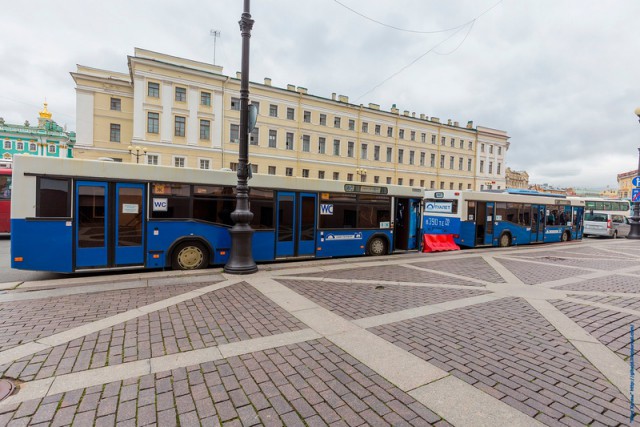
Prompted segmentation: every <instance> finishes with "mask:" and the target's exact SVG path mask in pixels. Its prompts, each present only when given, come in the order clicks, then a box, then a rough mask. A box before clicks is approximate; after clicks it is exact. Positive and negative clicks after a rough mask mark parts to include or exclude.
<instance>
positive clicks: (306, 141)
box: [302, 135, 311, 153]
mask: <svg viewBox="0 0 640 427" xmlns="http://www.w3.org/2000/svg"><path fill="white" fill-rule="evenodd" d="M310 150H311V137H310V136H309V135H302V151H303V152H305V153H308V152H309V151H310Z"/></svg>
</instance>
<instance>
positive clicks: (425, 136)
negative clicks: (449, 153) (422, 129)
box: [420, 133, 427, 142]
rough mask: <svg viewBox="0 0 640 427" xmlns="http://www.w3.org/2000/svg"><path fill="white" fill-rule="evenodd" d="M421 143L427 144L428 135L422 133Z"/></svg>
mask: <svg viewBox="0 0 640 427" xmlns="http://www.w3.org/2000/svg"><path fill="white" fill-rule="evenodd" d="M420 141H421V142H427V134H426V133H421V134H420Z"/></svg>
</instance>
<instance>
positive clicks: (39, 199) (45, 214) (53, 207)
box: [36, 178, 71, 218]
mask: <svg viewBox="0 0 640 427" xmlns="http://www.w3.org/2000/svg"><path fill="white" fill-rule="evenodd" d="M37 185H38V192H37V195H36V217H38V218H70V217H71V196H70V194H71V186H70V181H69V180H68V179H52V178H38V184H37Z"/></svg>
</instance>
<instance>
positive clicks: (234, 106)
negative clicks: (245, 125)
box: [231, 98, 240, 111]
mask: <svg viewBox="0 0 640 427" xmlns="http://www.w3.org/2000/svg"><path fill="white" fill-rule="evenodd" d="M231 109H232V110H236V111H240V99H238V98H231Z"/></svg>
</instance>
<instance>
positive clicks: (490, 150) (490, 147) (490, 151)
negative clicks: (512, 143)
mask: <svg viewBox="0 0 640 427" xmlns="http://www.w3.org/2000/svg"><path fill="white" fill-rule="evenodd" d="M489 154H493V145H490V146H489Z"/></svg>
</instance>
